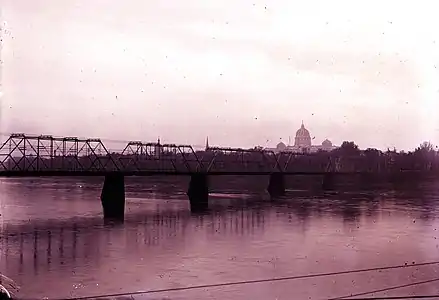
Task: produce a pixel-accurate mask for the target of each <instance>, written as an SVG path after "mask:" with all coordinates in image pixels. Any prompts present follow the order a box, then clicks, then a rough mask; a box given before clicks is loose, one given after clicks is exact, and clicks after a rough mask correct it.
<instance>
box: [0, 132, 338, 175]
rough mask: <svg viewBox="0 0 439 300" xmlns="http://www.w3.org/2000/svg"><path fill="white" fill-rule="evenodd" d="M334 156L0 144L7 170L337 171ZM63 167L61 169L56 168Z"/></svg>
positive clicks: (16, 140) (135, 144)
mask: <svg viewBox="0 0 439 300" xmlns="http://www.w3.org/2000/svg"><path fill="white" fill-rule="evenodd" d="M336 166H337V163H334V162H332V161H331V156H330V155H327V156H325V155H319V156H315V155H312V154H303V153H292V152H280V153H275V152H273V151H269V150H263V149H240V148H221V147H209V148H207V149H205V150H203V151H196V150H194V148H193V147H192V146H190V145H177V144H161V143H159V142H158V143H144V142H141V141H131V142H128V143H127V144H126V146H125V147H124V148H123V149H122V150H120V151H111V152H110V151H109V150H108V148H106V147H105V145H104V143H103V142H102V140H101V139H93V138H88V139H82V138H77V137H53V136H51V135H39V136H37V135H26V134H12V135H10V136H9V138H8V139H7V140H6V141H5V142H4V143H3V144H2V145H1V146H0V173H1V174H3V175H8V174H9V175H17V174H23V175H35V176H40V175H48V174H51V175H50V176H55V175H56V174H58V173H59V174H61V173H65V174H67V175H78V176H79V175H81V176H82V174H83V175H85V176H87V175H98V174H99V175H105V174H106V173H109V172H122V173H125V175H149V174H151V175H154V174H157V175H158V174H193V173H209V174H261V175H262V174H271V173H301V172H304V173H306V172H308V173H312V172H319V173H322V172H334V171H337V167H336ZM57 172H58V173H57Z"/></svg>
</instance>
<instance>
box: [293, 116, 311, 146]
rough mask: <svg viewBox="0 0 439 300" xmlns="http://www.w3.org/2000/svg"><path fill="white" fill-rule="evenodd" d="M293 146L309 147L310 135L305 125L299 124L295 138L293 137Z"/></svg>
mask: <svg viewBox="0 0 439 300" xmlns="http://www.w3.org/2000/svg"><path fill="white" fill-rule="evenodd" d="M294 146H295V147H311V135H310V134H309V131H308V129H306V128H305V125H303V122H302V126H300V128H299V130H297V131H296V138H295V139H294Z"/></svg>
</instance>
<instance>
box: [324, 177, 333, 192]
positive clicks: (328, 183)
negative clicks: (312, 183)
mask: <svg viewBox="0 0 439 300" xmlns="http://www.w3.org/2000/svg"><path fill="white" fill-rule="evenodd" d="M322 188H323V190H326V191H332V190H334V188H335V179H334V174H325V175H323V180H322Z"/></svg>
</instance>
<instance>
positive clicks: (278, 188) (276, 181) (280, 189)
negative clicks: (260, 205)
mask: <svg viewBox="0 0 439 300" xmlns="http://www.w3.org/2000/svg"><path fill="white" fill-rule="evenodd" d="M267 191H268V193H269V194H270V196H272V197H278V196H283V195H285V177H284V174H282V173H273V174H271V175H270V180H269V182H268V188H267Z"/></svg>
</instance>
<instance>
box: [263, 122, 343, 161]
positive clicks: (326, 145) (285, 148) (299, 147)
mask: <svg viewBox="0 0 439 300" xmlns="http://www.w3.org/2000/svg"><path fill="white" fill-rule="evenodd" d="M335 148H337V147H335V146H334V145H333V144H332V142H331V141H330V140H328V139H325V140H324V141H323V142H322V144H321V145H312V138H311V134H310V133H309V131H308V129H306V128H305V125H304V124H303V122H302V125H301V126H300V128H299V129H298V130H297V131H296V136H295V138H294V145H292V146H291V145H285V144H284V143H283V142H280V143H279V144H277V146H276V148H267V150H272V151H274V152H297V153H305V152H317V151H319V150H323V151H331V150H333V149H335Z"/></svg>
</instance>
